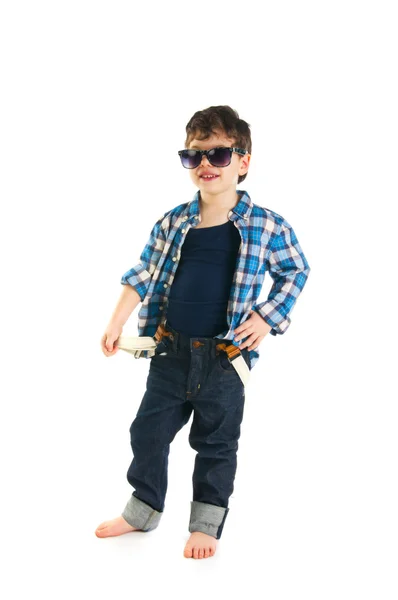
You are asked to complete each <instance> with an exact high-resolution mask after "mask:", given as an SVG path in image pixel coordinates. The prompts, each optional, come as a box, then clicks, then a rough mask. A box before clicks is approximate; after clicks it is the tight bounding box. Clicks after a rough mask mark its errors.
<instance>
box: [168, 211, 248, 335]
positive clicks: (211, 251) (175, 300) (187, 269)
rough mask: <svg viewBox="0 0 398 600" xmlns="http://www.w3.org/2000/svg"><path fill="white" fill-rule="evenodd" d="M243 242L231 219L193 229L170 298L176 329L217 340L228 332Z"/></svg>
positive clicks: (170, 322) (172, 317)
mask: <svg viewBox="0 0 398 600" xmlns="http://www.w3.org/2000/svg"><path fill="white" fill-rule="evenodd" d="M240 243H241V237H240V233H239V231H238V229H237V228H236V227H235V225H234V222H233V221H230V220H228V221H227V222H226V223H223V224H222V225H215V226H214V227H203V228H199V229H195V228H194V227H191V228H190V229H189V231H188V233H187V236H186V238H185V241H184V244H183V245H182V247H181V256H180V262H179V265H178V267H177V271H176V273H175V277H174V280H173V283H172V285H171V288H170V294H169V299H168V308H167V315H166V319H167V323H168V324H169V325H170V326H171V327H173V329H175V330H176V331H179V332H181V333H183V334H185V335H188V336H190V337H214V336H216V335H218V334H219V333H222V332H223V331H225V330H226V329H228V323H227V318H226V317H227V306H228V300H229V297H230V292H231V285H232V279H233V276H234V272H235V266H236V260H237V256H238V252H239V247H240Z"/></svg>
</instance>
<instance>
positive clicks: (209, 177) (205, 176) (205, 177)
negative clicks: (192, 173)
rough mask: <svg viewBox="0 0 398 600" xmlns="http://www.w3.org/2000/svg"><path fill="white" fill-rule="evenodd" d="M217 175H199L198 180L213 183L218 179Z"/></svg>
mask: <svg viewBox="0 0 398 600" xmlns="http://www.w3.org/2000/svg"><path fill="white" fill-rule="evenodd" d="M218 178H219V175H210V176H208V175H201V176H200V177H199V179H201V180H202V181H214V180H215V179H218Z"/></svg>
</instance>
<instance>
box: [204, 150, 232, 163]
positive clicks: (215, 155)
mask: <svg viewBox="0 0 398 600" xmlns="http://www.w3.org/2000/svg"><path fill="white" fill-rule="evenodd" d="M209 159H210V162H211V164H212V165H213V166H215V167H226V166H227V165H228V164H229V163H230V161H231V151H230V150H229V149H228V148H214V149H213V150H211V151H210V155H209Z"/></svg>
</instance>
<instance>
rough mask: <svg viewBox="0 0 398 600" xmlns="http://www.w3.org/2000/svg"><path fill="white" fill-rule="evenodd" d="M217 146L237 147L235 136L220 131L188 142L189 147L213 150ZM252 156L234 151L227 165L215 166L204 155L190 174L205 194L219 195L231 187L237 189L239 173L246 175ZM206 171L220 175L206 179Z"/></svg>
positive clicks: (190, 170)
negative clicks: (227, 135)
mask: <svg viewBox="0 0 398 600" xmlns="http://www.w3.org/2000/svg"><path fill="white" fill-rule="evenodd" d="M216 146H226V147H228V148H229V147H236V143H235V140H234V139H233V138H228V137H226V135H225V134H224V133H223V132H221V131H220V132H217V134H215V135H212V136H211V137H209V138H207V140H197V139H193V140H191V142H190V143H189V144H188V149H191V148H192V149H196V150H211V148H215V147H216ZM250 156H251V155H250V154H245V155H244V156H242V155H240V154H237V153H236V152H232V156H231V163H230V164H229V165H228V166H227V167H213V165H212V164H211V163H210V162H209V161H208V160H207V156H206V155H203V156H202V162H201V163H200V165H199V166H198V167H196V169H189V174H190V176H191V179H192V181H193V183H194V184H195V185H196V186H197V187H198V188H199V190H200V191H201V192H202V191H203V192H204V193H205V194H210V195H218V194H221V193H223V192H225V191H227V190H228V189H230V188H232V189H233V190H235V189H236V186H237V184H238V178H239V175H244V174H245V173H247V171H248V170H249V162H250ZM205 173H210V174H213V175H218V177H216V178H215V179H210V180H206V179H203V177H202V175H203V174H205Z"/></svg>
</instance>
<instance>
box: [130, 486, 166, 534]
mask: <svg viewBox="0 0 398 600" xmlns="http://www.w3.org/2000/svg"><path fill="white" fill-rule="evenodd" d="M161 516H162V513H161V512H159V511H157V510H155V509H154V508H152V506H149V504H146V503H145V502H143V501H142V500H140V499H139V498H137V497H136V496H133V495H132V496H131V498H130V500H129V501H128V502H127V504H126V507H125V509H124V511H123V512H122V517H123V519H124V520H125V521H127V523H128V524H129V525H131V526H132V527H136V528H137V529H141V530H142V531H151V530H152V529H155V528H156V527H157V526H158V525H159V521H160V518H161Z"/></svg>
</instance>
